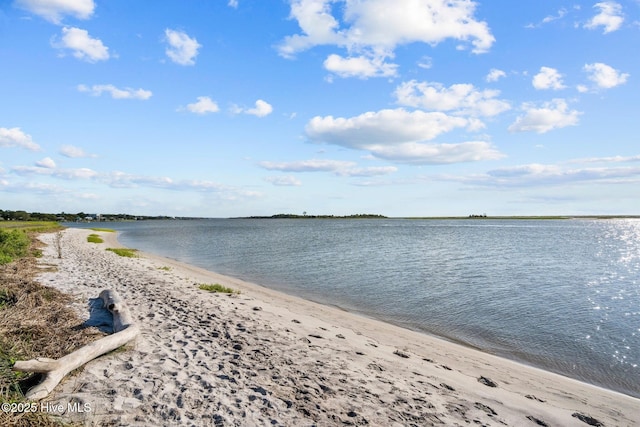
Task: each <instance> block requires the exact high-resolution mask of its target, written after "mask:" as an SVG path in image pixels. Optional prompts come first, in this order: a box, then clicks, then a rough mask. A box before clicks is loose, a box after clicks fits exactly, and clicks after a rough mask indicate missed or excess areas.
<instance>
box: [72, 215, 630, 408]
mask: <svg viewBox="0 0 640 427" xmlns="http://www.w3.org/2000/svg"><path fill="white" fill-rule="evenodd" d="M73 226H83V227H84V226H91V225H85V224H83V225H77V224H73ZM107 226H108V227H110V228H113V229H115V230H117V231H119V240H120V242H121V243H122V244H124V245H126V246H128V247H131V248H136V249H140V250H142V251H145V252H150V253H155V254H158V255H162V256H165V257H169V258H172V259H177V260H179V261H183V262H186V263H190V264H193V265H196V266H199V267H202V268H205V269H208V270H211V271H215V272H218V273H222V274H226V275H230V276H234V277H238V278H241V279H244V280H248V281H251V282H254V283H257V284H260V285H263V286H266V287H269V288H272V289H276V290H279V291H282V292H286V293H289V294H293V295H297V296H300V297H303V298H306V299H309V300H313V301H316V302H320V303H323V304H328V305H333V306H337V307H340V308H342V309H344V310H348V311H351V312H355V313H358V314H361V315H365V316H368V317H373V318H377V319H380V320H383V321H386V322H390V323H393V324H396V325H399V326H403V327H406V328H410V329H413V330H417V331H420V332H423V333H427V334H432V335H436V336H439V337H442V338H444V339H448V340H451V341H455V342H459V343H462V344H465V345H469V346H473V347H476V348H479V349H481V350H483V351H486V352H489V353H493V354H496V355H499V356H503V357H508V358H510V359H514V360H517V361H519V362H523V363H526V364H530V365H533V366H536V367H539V368H543V369H546V370H549V371H553V372H557V373H560V374H562V375H565V376H569V377H572V378H576V379H579V380H582V381H586V382H589V383H592V384H595V385H598V386H602V387H605V388H609V389H612V390H615V391H619V392H622V393H626V394H629V395H632V396H635V397H640V220H637V219H610V220H588V219H572V220H506V219H500V220H492V219H469V220H466V219H460V220H432V219H429V220H418V219H371V220H369V219H203V220H166V221H164V220H157V221H134V222H114V223H109V224H108V225H107Z"/></svg>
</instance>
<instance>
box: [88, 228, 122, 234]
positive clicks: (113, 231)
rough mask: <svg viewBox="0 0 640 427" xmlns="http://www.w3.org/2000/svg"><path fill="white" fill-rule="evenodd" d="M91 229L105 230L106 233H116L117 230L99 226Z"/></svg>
mask: <svg viewBox="0 0 640 427" xmlns="http://www.w3.org/2000/svg"><path fill="white" fill-rule="evenodd" d="M91 230H93V231H104V232H105V233H115V232H116V230H113V229H111V228H98V227H94V228H91Z"/></svg>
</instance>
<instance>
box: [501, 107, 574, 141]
mask: <svg viewBox="0 0 640 427" xmlns="http://www.w3.org/2000/svg"><path fill="white" fill-rule="evenodd" d="M522 109H523V110H524V111H525V114H524V116H520V117H518V118H517V119H516V121H515V122H514V123H513V124H512V125H511V126H509V132H536V133H546V132H549V131H550V130H553V129H560V128H563V127H566V126H575V125H577V124H578V119H579V117H580V115H581V114H582V113H580V112H579V111H576V110H569V106H568V105H567V103H566V101H565V100H564V99H554V100H552V101H550V102H545V103H544V104H543V105H542V106H541V107H536V106H535V105H534V104H531V103H525V104H523V106H522Z"/></svg>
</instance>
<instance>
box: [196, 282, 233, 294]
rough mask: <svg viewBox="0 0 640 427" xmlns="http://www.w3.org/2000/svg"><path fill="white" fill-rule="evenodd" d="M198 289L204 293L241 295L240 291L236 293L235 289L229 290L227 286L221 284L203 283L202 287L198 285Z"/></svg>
mask: <svg viewBox="0 0 640 427" xmlns="http://www.w3.org/2000/svg"><path fill="white" fill-rule="evenodd" d="M198 288H200V289H202V290H203V291H209V292H219V293H224V294H239V293H240V291H236V290H235V289H232V288H229V287H227V286H224V285H221V284H220V283H212V284H208V283H201V284H200V285H198Z"/></svg>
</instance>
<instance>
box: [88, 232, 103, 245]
mask: <svg viewBox="0 0 640 427" xmlns="http://www.w3.org/2000/svg"><path fill="white" fill-rule="evenodd" d="M87 242H89V243H104V240H102V237H100V236H98V235H97V234H89V235H88V236H87Z"/></svg>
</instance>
